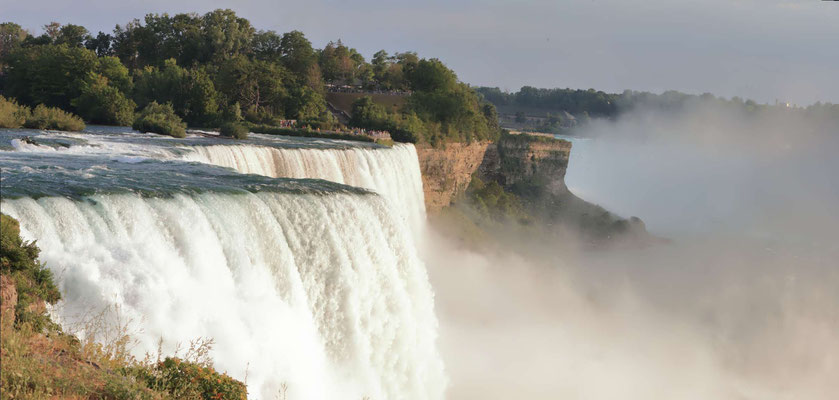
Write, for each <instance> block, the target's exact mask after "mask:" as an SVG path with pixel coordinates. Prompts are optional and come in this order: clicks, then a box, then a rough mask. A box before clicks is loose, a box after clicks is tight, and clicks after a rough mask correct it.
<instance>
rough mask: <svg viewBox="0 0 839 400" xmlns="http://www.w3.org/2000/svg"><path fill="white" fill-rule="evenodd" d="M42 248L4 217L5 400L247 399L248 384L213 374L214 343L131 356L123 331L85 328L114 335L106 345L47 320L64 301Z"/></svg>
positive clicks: (0, 350) (0, 231)
mask: <svg viewBox="0 0 839 400" xmlns="http://www.w3.org/2000/svg"><path fill="white" fill-rule="evenodd" d="M38 254H39V249H38V247H37V246H36V245H35V243H33V242H26V241H24V240H22V239H21V237H20V225H19V224H18V221H16V220H15V219H13V218H11V217H9V216H7V215H5V214H0V358H2V368H0V398H3V399H41V398H97V399H169V398H171V399H206V400H210V399H222V398H223V399H242V400H244V399H246V398H247V390H246V388H245V385H244V384H243V383H241V382H239V381H236V380H234V379H233V378H231V377H229V376H227V375H226V374H219V373H218V372H216V371H215V370H213V368H212V366H211V362H210V360H209V356H208V355H209V351H210V349H211V346H212V341H211V340H196V341H195V342H193V343H191V344H190V346H189V349H188V350H187V351H186V352H185V354H184V358H185V359H184V360H182V359H180V358H177V357H166V358H163V359H160V354H159V353H158V354H157V356H156V357H154V356H151V355H148V356H147V357H146V359H144V360H137V359H135V358H134V357H132V356H131V355H130V352H129V350H130V346H131V344H132V341H131V338H130V336H129V335H128V333H127V330H126V328H125V327H123V326H118V327H106V326H102V325H101V322H99V323H98V324H97V322H96V321H97V319H95V318H94V319H93V321H94V322H92V323H90V324H88V326H85V328H86V333H87V336H93V337H96V336H97V335H96V334H95V333H96V332H97V331H98V330H102V329H108V330H109V333H111V335H107V337H108V339H106V340H104V341H97V342H95V341H93V340H79V339H78V338H76V337H75V336H73V335H70V334H67V333H65V332H63V331H62V329H61V328H60V327H59V326H58V325H57V324H55V323H53V322H52V321H51V319H50V317H49V315H48V314H47V307H46V304H55V303H56V302H57V301H58V300H60V298H61V294H60V293H59V291H58V288H57V287H56V285H55V283H54V282H53V278H52V273H51V272H50V270H48V269H46V268H45V266H44V265H43V264H42V263H41V262H40V261H38Z"/></svg>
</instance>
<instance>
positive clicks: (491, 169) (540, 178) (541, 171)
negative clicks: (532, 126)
mask: <svg viewBox="0 0 839 400" xmlns="http://www.w3.org/2000/svg"><path fill="white" fill-rule="evenodd" d="M570 155H571V142H568V141H565V140H556V139H548V138H541V137H530V136H521V135H510V136H506V137H503V138H502V139H501V140H499V141H498V143H497V144H496V145H494V146H491V147H490V148H488V149H487V152H486V154H485V155H484V160H483V162H482V163H481V166H480V173H481V176H482V178H483V179H484V180H492V181H496V182H498V183H499V184H500V185H501V186H504V187H507V188H514V189H515V190H516V191H519V192H525V193H527V192H533V191H538V192H540V193H544V194H551V195H563V194H565V193H566V192H567V191H568V189H567V188H566V186H565V170H566V169H567V168H568V159H569V157H570Z"/></svg>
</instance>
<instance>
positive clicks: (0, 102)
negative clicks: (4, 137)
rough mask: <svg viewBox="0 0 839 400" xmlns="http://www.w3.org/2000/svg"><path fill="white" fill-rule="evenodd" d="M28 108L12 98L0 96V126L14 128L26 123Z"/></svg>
mask: <svg viewBox="0 0 839 400" xmlns="http://www.w3.org/2000/svg"><path fill="white" fill-rule="evenodd" d="M28 116H29V108H28V107H26V106H21V105H18V104H17V102H15V101H14V100H6V98H5V97H3V96H0V128H10V129H16V128H20V127H22V126H23V124H24V123H26V118H27V117H28Z"/></svg>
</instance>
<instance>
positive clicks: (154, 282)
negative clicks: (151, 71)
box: [2, 146, 445, 400]
mask: <svg viewBox="0 0 839 400" xmlns="http://www.w3.org/2000/svg"><path fill="white" fill-rule="evenodd" d="M413 151H414V150H413V147H408V146H404V147H401V146H400V147H397V148H396V149H394V150H393V151H392V153H391V152H388V151H373V150H359V151H356V150H349V151H346V152H343V153H342V152H339V151H331V150H324V151H309V152H310V153H305V154H304V152H303V151H287V152H285V151H281V150H276V149H260V148H247V147H240V146H226V147H220V146H214V147H210V148H204V149H202V148H197V150H196V153H197V154H199V155H200V156H202V157H207V158H208V159H209V160H210V161H212V162H214V163H216V162H217V163H219V164H222V163H228V164H234V165H235V167H236V168H237V169H239V170H244V171H245V172H258V173H263V174H265V175H272V176H277V175H289V176H298V177H304V176H311V175H318V176H319V177H328V176H330V177H332V179H333V180H335V181H343V182H346V183H349V184H356V185H359V186H365V187H371V186H374V187H375V188H377V189H379V190H380V192H381V193H382V195H383V196H385V197H387V198H389V200H388V201H384V200H383V199H382V198H381V197H380V196H378V195H375V194H359V193H352V192H335V193H320V194H307V193H275V192H253V193H252V192H244V193H242V192H238V193H225V192H216V191H207V192H202V193H196V192H184V193H174V194H167V195H166V196H162V197H155V196H150V197H149V196H141V195H138V194H134V193H123V194H119V193H116V194H93V195H87V196H85V197H84V198H80V199H75V200H74V199H70V198H68V197H61V196H48V197H40V198H37V199H36V198H33V197H20V198H14V199H10V198H4V199H3V201H2V209H3V212H4V213H6V214H10V215H11V216H13V217H15V218H17V219H19V220H20V222H21V228H22V235H23V236H24V237H25V238H27V239H37V240H38V246H39V247H40V248H41V249H42V252H41V259H42V260H43V261H44V262H45V263H46V265H47V266H48V267H49V268H50V269H51V270H52V271H54V273H55V275H56V277H57V280H58V283H59V287H60V289H61V292H62V293H63V295H64V297H65V298H64V300H63V302H62V303H61V304H60V305H59V307H58V308H57V310H56V313H57V314H58V316H59V317H60V319H61V321H62V323H63V324H65V325H70V324H72V322H73V320H74V319H79V318H80V316H83V315H84V314H89V313H91V312H96V311H97V310H101V309H103V308H106V307H109V306H112V305H117V306H118V310H119V313H120V318H121V319H122V320H124V321H131V322H132V324H133V326H134V327H135V328H137V329H141V331H137V332H135V333H134V337H135V338H137V339H138V340H139V345H138V346H137V348H135V349H134V353H135V354H136V355H138V356H140V357H142V355H143V354H145V353H146V352H154V351H155V350H156V349H157V347H158V340H159V339H161V340H162V341H163V349H164V353H165V352H167V351H171V350H172V349H174V348H175V346H176V344H178V343H180V344H185V343H187V342H188V341H189V340H191V339H195V338H196V337H202V336H203V337H211V338H213V339H214V340H215V347H214V350H213V353H212V358H213V361H214V363H215V367H216V368H217V369H218V370H220V371H227V372H228V373H229V374H231V375H232V376H233V377H235V378H237V379H244V378H245V376H247V384H248V388H249V392H250V396H251V397H252V398H262V399H273V398H276V395H277V393H278V390H279V388H280V386H281V385H282V384H283V383H286V384H287V385H288V398H289V399H352V400H359V399H362V398H365V397H368V398H370V399H439V398H442V397H443V390H444V388H445V378H444V376H443V366H442V361H441V360H440V357H439V355H438V351H437V349H436V345H435V341H436V335H437V333H436V332H437V321H436V318H435V315H434V304H433V293H432V290H431V287H430V285H429V282H428V278H427V276H426V271H425V268H424V266H423V264H422V262H421V261H420V260H419V258H418V256H417V253H416V249H415V246H414V243H413V238H412V236H413V235H412V234H410V231H409V229H408V227H407V225H406V224H405V222H404V221H402V220H401V218H395V217H394V209H393V207H394V204H393V201H405V202H406V203H405V204H401V206H402V207H403V208H405V209H409V210H410V214H411V215H410V218H418V215H414V214H416V213H418V210H419V209H420V207H419V204H421V203H419V204H418V203H417V201H420V202H421V201H422V197H421V194H422V192H421V190H420V188H419V186H420V184H419V183H418V181H419V176H418V173H419V172H418V171H415V169H414V168H413V167H412V169H410V170H408V171H385V170H383V168H386V167H387V168H395V167H397V166H400V165H403V164H387V162H397V161H399V162H402V161H400V160H390V161H388V160H381V159H378V158H377V156H381V157H392V158H394V159H401V158H407V157H409V156H411V154H413ZM373 152H375V155H374V154H373ZM225 157H227V158H225ZM414 157H415V156H414ZM413 163H416V161H415V158H414V161H413ZM111 164H113V165H118V163H111ZM185 165H187V166H188V165H189V164H185ZM140 167H142V166H140ZM109 168H114V167H109ZM125 168H129V167H125ZM374 170H378V171H379V172H381V173H380V174H376V173H374V172H373V171H374ZM20 171H22V172H21V174H25V173H28V172H27V171H28V170H27V169H25V168H22V169H20ZM85 173H88V172H85ZM109 173H113V172H109ZM154 174H158V172H154ZM102 176H103V177H105V176H110V175H106V173H103V174H102ZM151 176H154V175H151ZM173 176H177V175H173ZM13 179H18V178H16V177H14V176H13V177H12V178H11V179H6V180H5V181H3V185H4V187H8V186H14V185H16V184H21V185H25V183H24V182H25V181H24V180H23V178H20V179H19V180H18V181H14V180H13ZM84 179H91V180H92V179H94V178H84ZM84 179H81V178H80V179H79V180H78V181H77V182H82V183H83V182H86V181H85V180H84ZM96 179H99V178H96ZM167 179H168V178H167ZM265 179H267V178H265ZM403 179H404V180H403ZM74 182H75V181H74ZM412 196H413V197H412ZM397 217H398V214H397ZM82 333H83V332H82Z"/></svg>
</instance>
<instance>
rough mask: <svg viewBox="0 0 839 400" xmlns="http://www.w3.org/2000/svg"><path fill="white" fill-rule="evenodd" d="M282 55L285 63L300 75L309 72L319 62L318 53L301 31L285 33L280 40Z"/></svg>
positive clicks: (289, 68)
mask: <svg viewBox="0 0 839 400" xmlns="http://www.w3.org/2000/svg"><path fill="white" fill-rule="evenodd" d="M280 57H281V60H282V62H283V65H285V67H286V68H288V70H289V71H291V72H292V73H294V74H295V75H297V76H299V77H303V76H305V75H306V74H308V73H309V72H310V71H311V70H312V67H313V66H314V65H315V64H317V55H316V54H315V50H314V49H313V48H312V43H311V42H309V40H308V39H306V36H305V35H303V32H300V31H291V32H288V33H285V34H283V37H282V39H281V40H280Z"/></svg>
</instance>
